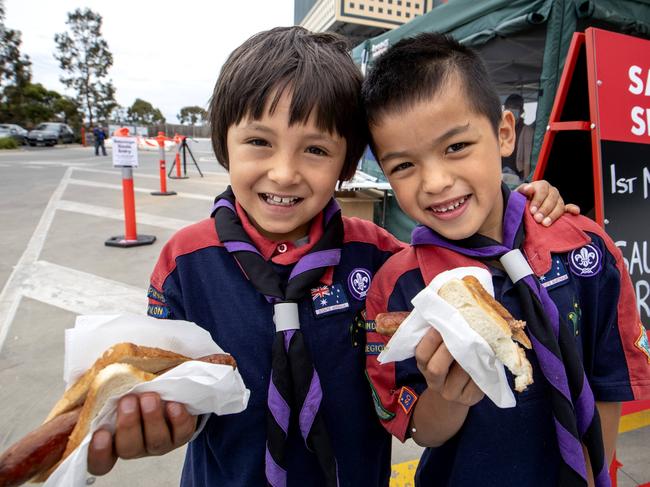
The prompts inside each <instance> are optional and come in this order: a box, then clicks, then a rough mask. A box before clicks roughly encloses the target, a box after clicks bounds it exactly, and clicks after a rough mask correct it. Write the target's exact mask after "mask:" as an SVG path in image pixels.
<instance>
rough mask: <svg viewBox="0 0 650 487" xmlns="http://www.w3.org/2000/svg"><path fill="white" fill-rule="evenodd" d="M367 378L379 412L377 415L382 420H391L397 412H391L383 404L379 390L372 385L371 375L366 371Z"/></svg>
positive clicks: (376, 411) (376, 409) (376, 410)
mask: <svg viewBox="0 0 650 487" xmlns="http://www.w3.org/2000/svg"><path fill="white" fill-rule="evenodd" d="M366 379H368V383H369V384H370V390H371V391H372V402H373V403H374V405H375V413H377V416H378V417H379V419H381V420H382V421H390V420H391V419H393V418H394V417H395V413H391V412H390V411H389V410H388V409H386V408H385V407H384V406H383V405H382V403H381V400H380V399H379V394H377V390H376V389H375V386H374V385H372V381H371V380H370V377H368V372H366Z"/></svg>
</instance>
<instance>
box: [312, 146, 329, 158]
mask: <svg viewBox="0 0 650 487" xmlns="http://www.w3.org/2000/svg"><path fill="white" fill-rule="evenodd" d="M307 152H309V153H310V154H314V155H316V156H326V155H327V152H326V151H324V150H323V149H321V148H320V147H316V146H313V145H312V146H310V147H307Z"/></svg>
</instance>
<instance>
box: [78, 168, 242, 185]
mask: <svg viewBox="0 0 650 487" xmlns="http://www.w3.org/2000/svg"><path fill="white" fill-rule="evenodd" d="M75 170H76V171H83V172H90V173H97V174H110V175H111V176H116V177H118V178H121V177H122V176H121V173H120V171H119V170H115V171H109V170H107V169H91V168H85V167H75ZM203 174H204V175H206V176H217V180H218V181H217V183H218V184H227V183H228V182H230V175H229V174H228V173H220V172H205V171H203ZM196 177H200V176H199V175H198V174H197V175H196ZM133 178H134V180H137V179H138V178H145V179H156V180H159V179H160V176H159V175H154V174H144V173H140V172H137V173H134V174H133ZM170 179H173V178H170ZM222 180H223V181H222ZM187 182H188V183H192V184H197V183H198V184H209V185H211V186H214V184H215V181H212V180H210V181H204V180H203V179H197V180H193V181H187ZM181 184H184V183H181Z"/></svg>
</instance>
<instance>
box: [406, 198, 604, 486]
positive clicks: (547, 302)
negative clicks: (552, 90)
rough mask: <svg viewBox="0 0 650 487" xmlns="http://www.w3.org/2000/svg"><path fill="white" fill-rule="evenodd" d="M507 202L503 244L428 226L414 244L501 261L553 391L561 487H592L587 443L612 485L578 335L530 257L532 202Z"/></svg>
mask: <svg viewBox="0 0 650 487" xmlns="http://www.w3.org/2000/svg"><path fill="white" fill-rule="evenodd" d="M503 195H504V201H505V202H507V205H506V210H505V214H504V218H503V243H499V242H497V241H495V240H492V239H490V238H488V237H484V236H482V235H474V236H472V237H469V238H467V239H464V240H458V241H452V240H447V239H445V238H444V237H442V236H440V235H438V234H436V233H435V232H433V231H432V230H431V229H429V228H428V227H425V226H418V227H417V228H415V230H413V234H412V236H411V243H412V245H414V246H418V245H435V246H437V247H443V248H446V249H449V250H453V251H455V252H457V253H459V254H462V255H465V256H469V257H473V258H476V259H477V260H495V259H499V260H500V262H501V264H502V265H503V267H504V268H505V270H506V272H507V273H508V276H509V277H510V279H511V280H512V281H513V283H514V287H515V289H516V290H517V293H518V297H519V301H520V304H521V308H522V311H523V313H524V316H523V318H524V319H525V321H526V324H527V326H526V329H527V330H528V333H529V336H530V339H531V342H532V344H533V350H534V351H535V354H536V356H537V360H538V362H539V365H540V368H541V370H542V373H543V374H544V377H545V378H546V380H547V381H548V383H549V384H550V385H551V387H550V388H549V389H550V391H551V406H552V409H553V414H554V419H555V430H556V435H557V440H558V445H559V449H560V455H561V458H562V465H561V466H560V472H559V480H558V484H559V485H560V486H563V487H564V486H585V485H587V480H586V479H587V470H586V462H585V457H584V452H583V448H582V443H584V444H585V446H586V447H587V451H588V452H589V458H590V461H591V465H592V469H593V472H594V477H595V482H596V486H598V487H605V486H609V485H610V478H609V475H608V469H607V466H606V465H605V460H604V451H603V441H602V433H601V429H600V417H599V415H598V410H597V409H596V405H595V402H594V396H593V393H592V391H591V387H590V386H589V382H588V381H587V377H586V376H585V372H584V368H583V365H582V361H581V359H580V355H579V352H578V349H577V347H576V344H575V342H574V338H573V335H572V333H571V332H570V331H569V328H568V326H567V325H566V323H564V322H562V320H561V319H560V315H559V312H558V310H557V307H556V306H555V303H554V302H553V301H552V300H551V298H550V296H549V295H548V293H547V291H546V289H545V288H544V287H543V286H541V285H540V283H539V280H538V279H537V277H536V276H535V275H534V273H533V271H532V269H531V268H530V266H529V264H528V262H527V260H526V258H525V257H524V254H523V253H522V252H521V250H519V249H520V248H521V246H522V244H523V241H524V223H523V220H524V212H525V211H526V198H525V197H524V196H523V195H522V194H520V193H518V192H512V193H511V192H510V191H508V190H507V188H504V189H503Z"/></svg>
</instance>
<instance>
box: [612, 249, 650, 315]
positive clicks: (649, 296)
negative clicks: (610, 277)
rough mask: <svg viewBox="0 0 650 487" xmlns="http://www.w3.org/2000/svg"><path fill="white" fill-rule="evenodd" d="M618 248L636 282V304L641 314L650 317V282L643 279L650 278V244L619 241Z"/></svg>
mask: <svg viewBox="0 0 650 487" xmlns="http://www.w3.org/2000/svg"><path fill="white" fill-rule="evenodd" d="M616 246H617V247H618V248H619V249H620V250H621V252H622V253H623V261H624V262H625V267H626V268H627V271H628V272H629V273H630V277H631V278H632V281H633V282H634V291H635V293H636V304H637V308H638V309H639V312H642V311H644V312H645V315H646V316H650V282H648V280H647V279H643V277H646V278H647V277H648V276H650V265H649V264H650V261H649V260H648V242H647V241H646V240H644V241H634V242H628V241H626V240H619V241H617V242H616Z"/></svg>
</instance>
